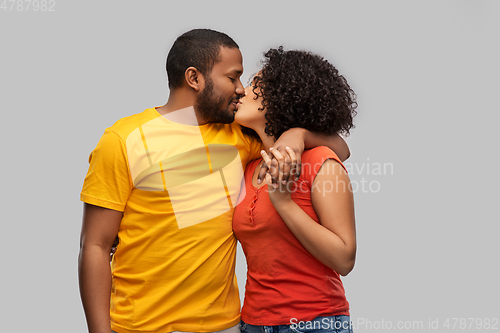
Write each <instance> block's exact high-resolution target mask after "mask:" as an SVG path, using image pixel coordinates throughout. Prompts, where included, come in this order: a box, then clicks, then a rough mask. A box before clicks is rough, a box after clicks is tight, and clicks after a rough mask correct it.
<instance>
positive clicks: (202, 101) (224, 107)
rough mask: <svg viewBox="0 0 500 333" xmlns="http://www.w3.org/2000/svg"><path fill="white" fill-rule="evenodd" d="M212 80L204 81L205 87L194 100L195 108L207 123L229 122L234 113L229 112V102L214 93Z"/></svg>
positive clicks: (232, 119)
mask: <svg viewBox="0 0 500 333" xmlns="http://www.w3.org/2000/svg"><path fill="white" fill-rule="evenodd" d="M213 90H214V87H213V83H212V80H210V79H208V80H207V81H206V85H205V89H203V91H202V92H201V93H200V95H199V96H198V99H197V100H196V105H195V110H196V111H198V113H199V114H200V115H201V116H202V117H203V118H204V119H205V120H206V121H207V122H209V123H221V124H230V123H232V122H233V121H234V113H230V112H229V110H228V109H229V102H228V101H225V100H224V99H222V98H221V97H219V98H218V99H217V97H216V96H215V94H214V91H213Z"/></svg>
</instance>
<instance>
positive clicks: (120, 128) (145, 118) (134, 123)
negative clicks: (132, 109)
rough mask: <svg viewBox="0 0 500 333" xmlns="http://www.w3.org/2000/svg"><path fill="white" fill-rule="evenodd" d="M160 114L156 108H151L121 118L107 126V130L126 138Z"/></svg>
mask: <svg viewBox="0 0 500 333" xmlns="http://www.w3.org/2000/svg"><path fill="white" fill-rule="evenodd" d="M159 116H160V114H159V113H158V112H156V110H155V109H154V108H149V109H146V110H144V111H142V112H140V113H136V114H133V115H131V116H128V117H124V118H121V119H119V120H118V121H117V122H115V123H114V124H113V125H112V126H111V127H109V128H107V130H108V131H111V132H114V133H116V134H117V135H118V136H120V137H121V138H122V139H123V140H125V139H126V138H127V137H128V135H129V134H130V133H132V132H133V131H134V130H136V129H137V128H138V127H140V126H142V125H144V124H145V123H147V122H149V121H151V120H153V119H155V118H157V117H159Z"/></svg>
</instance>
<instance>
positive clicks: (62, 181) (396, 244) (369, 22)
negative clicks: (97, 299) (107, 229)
mask: <svg viewBox="0 0 500 333" xmlns="http://www.w3.org/2000/svg"><path fill="white" fill-rule="evenodd" d="M0 2H2V1H0ZM26 4H27V2H25V6H26ZM9 7H10V3H7V10H6V11H4V10H3V9H2V10H0V28H1V29H0V31H1V37H2V38H1V45H2V46H1V53H0V60H1V61H0V68H1V73H0V94H1V98H0V106H1V111H2V125H3V126H2V130H1V131H0V135H1V140H2V141H1V142H2V145H1V149H2V163H1V171H2V175H3V181H2V185H3V192H4V194H3V195H2V201H1V205H2V218H1V219H2V232H1V233H0V253H1V254H0V255H1V257H2V259H1V263H2V265H1V267H2V268H1V275H0V278H1V284H0V288H1V289H0V294H1V299H2V304H3V309H4V310H3V311H2V312H1V323H0V325H1V327H2V329H1V330H2V331H6V332H7V331H8V332H29V331H38V330H40V331H44V332H45V331H47V332H48V331H51V332H75V333H76V332H85V331H86V324H85V319H84V315H83V310H82V306H81V303H80V299H79V293H78V284H77V255H78V246H79V245H78V244H79V233H80V226H81V213H82V204H81V202H80V201H79V192H80V190H81V186H82V182H83V178H84V176H85V174H86V171H87V167H88V162H87V158H88V155H89V153H90V152H91V150H92V149H93V148H94V147H95V145H96V144H97V141H98V140H99V138H100V136H101V135H102V133H103V131H104V129H105V128H106V127H109V126H111V125H112V124H113V123H114V122H115V121H116V120H118V119H119V118H121V117H124V116H128V115H131V114H134V113H138V112H141V111H143V110H144V109H146V108H149V107H153V106H160V105H163V104H164V103H165V102H166V100H167V97H168V89H167V80H166V75H165V70H164V63H165V58H166V54H167V52H168V50H169V48H170V46H171V44H172V43H173V41H174V40H175V38H176V37H177V36H178V35H180V34H181V33H183V32H185V31H187V30H189V29H192V28H197V27H209V28H212V29H216V30H221V31H224V32H226V33H227V34H229V35H230V36H232V37H233V38H234V39H235V40H236V41H237V43H239V45H240V47H241V50H242V53H243V56H244V66H245V73H244V77H243V79H244V83H247V81H248V78H250V76H251V75H252V74H253V73H255V72H256V71H257V70H258V68H259V60H260V59H261V57H262V53H263V52H264V51H266V50H267V49H268V48H269V47H271V46H273V47H276V46H279V45H284V46H285V48H287V49H292V48H300V49H307V50H311V51H314V52H317V53H320V54H321V55H323V56H325V57H326V58H327V59H329V60H330V61H331V62H332V63H334V64H335V65H336V66H337V67H338V68H339V70H340V72H341V73H342V74H343V75H344V76H345V77H346V78H347V80H348V81H349V83H350V84H351V87H352V88H353V89H354V90H355V91H356V92H357V94H358V102H359V108H358V112H359V114H358V116H357V117H356V119H355V120H356V128H355V129H354V130H353V131H352V135H351V136H350V137H349V138H347V142H348V143H349V146H350V148H351V152H352V156H351V158H350V159H349V160H348V162H349V165H350V167H351V171H352V172H351V179H352V181H353V183H354V182H356V183H357V184H358V185H359V188H358V190H357V191H356V193H355V201H356V222H357V232H358V244H359V247H358V255H357V262H356V267H355V269H354V270H353V272H352V273H351V274H350V275H348V276H347V277H346V278H344V279H343V281H344V284H345V288H346V292H347V297H348V299H349V301H350V303H351V315H352V319H353V321H354V322H355V325H356V324H357V327H356V326H355V327H356V328H357V329H356V332H365V331H366V332H368V331H387V330H388V329H385V330H384V329H383V328H384V327H385V328H389V327H388V325H389V324H388V323H390V325H391V327H392V328H393V330H394V331H422V332H424V331H437V330H436V329H434V330H433V329H430V328H428V325H429V320H430V321H431V322H436V320H438V324H439V329H438V330H439V331H450V332H452V331H456V332H459V331H478V332H480V331H488V330H476V329H475V326H472V328H471V329H469V326H467V328H468V329H465V330H464V329H459V325H458V324H455V329H454V330H453V329H448V330H447V329H446V327H444V326H443V325H444V324H445V323H446V319H447V318H450V319H451V318H479V319H480V320H481V322H483V323H484V319H485V318H490V319H491V318H497V320H498V318H499V317H500V315H499V313H500V312H499V310H500V306H499V302H498V299H499V298H500V293H499V287H498V281H500V276H499V266H498V254H499V245H498V244H499V242H498V231H499V227H498V222H499V219H498V215H497V211H498V209H497V207H498V202H497V201H498V200H497V199H498V192H497V190H498V188H499V187H498V186H499V177H498V173H497V167H498V162H499V159H498V143H499V142H500V141H499V137H498V131H495V129H496V125H497V124H496V121H497V120H498V111H499V107H498V91H499V88H500V85H499V74H500V66H499V63H498V59H500V52H499V47H498V40H499V36H498V35H499V31H500V20H499V19H498V17H499V15H500V2H497V1H418V2H417V1H350V2H347V1H345V2H340V1H314V0H309V1H307V2H298V1H297V2H295V1H286V2H285V1H265V2H259V1H248V2H242V3H240V2H231V1H220V2H216V1H211V2H192V1H190V2H186V3H181V2H167V1H147V2H146V1H71V2H70V1H61V0H56V2H55V6H54V9H55V11H54V12H47V11H46V12H41V11H40V10H39V11H38V12H35V11H33V10H27V11H26V8H25V9H24V11H18V10H17V9H16V8H15V7H14V8H13V9H12V10H10V8H9ZM377 164H379V165H384V164H386V165H388V166H389V165H390V166H391V167H390V168H389V169H386V170H385V174H378V172H377V171H376V167H377ZM368 168H370V169H368ZM381 173H384V170H382V171H381ZM362 184H364V186H365V188H364V190H363V188H362V187H361V185H362ZM370 184H371V188H369V185H370ZM238 277H239V283H240V288H241V292H243V286H244V279H245V261H244V257H243V256H242V254H241V252H240V253H239V256H238ZM363 321H364V322H365V323H364V324H363ZM400 321H402V322H403V324H405V323H406V322H407V321H408V322H410V324H406V325H408V326H407V328H406V329H399V330H397V329H396V326H397V325H398V322H400ZM368 322H371V326H369V323H368ZM413 322H416V323H415V324H412V323H413ZM419 322H422V323H423V327H420V326H419V325H420V324H419ZM384 323H385V324H384ZM449 324H450V328H452V326H451V325H453V321H450V322H449ZM384 325H385V326H384ZM467 325H469V322H467ZM499 326H500V324H497V327H499ZM410 327H413V329H410ZM436 328H437V327H436ZM497 330H498V329H497Z"/></svg>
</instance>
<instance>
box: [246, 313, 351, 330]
mask: <svg viewBox="0 0 500 333" xmlns="http://www.w3.org/2000/svg"><path fill="white" fill-rule="evenodd" d="M240 330H241V333H352V324H351V318H350V317H349V316H327V317H316V318H314V319H313V320H309V321H299V320H295V318H292V319H291V320H290V325H278V326H255V325H250V324H247V323H245V322H244V321H243V320H242V321H241V323H240Z"/></svg>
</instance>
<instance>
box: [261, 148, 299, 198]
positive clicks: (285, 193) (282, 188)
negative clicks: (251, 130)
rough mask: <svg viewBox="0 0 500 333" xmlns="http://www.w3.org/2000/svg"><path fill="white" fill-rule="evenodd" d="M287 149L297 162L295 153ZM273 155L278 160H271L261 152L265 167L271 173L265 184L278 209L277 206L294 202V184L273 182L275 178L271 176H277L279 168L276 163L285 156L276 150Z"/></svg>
mask: <svg viewBox="0 0 500 333" xmlns="http://www.w3.org/2000/svg"><path fill="white" fill-rule="evenodd" d="M285 149H286V151H287V153H288V155H289V156H290V158H292V159H293V160H295V152H294V151H293V150H292V149H291V148H289V147H286V148H285ZM271 153H272V154H273V156H274V157H276V159H272V160H271V158H270V157H269V155H268V154H267V153H266V152H265V151H264V150H263V151H262V152H261V156H262V158H263V160H264V163H263V165H266V166H269V173H266V176H265V182H266V184H267V191H268V193H269V198H270V199H271V203H272V204H273V205H274V206H275V207H276V206H277V205H283V204H288V203H291V202H293V201H292V195H291V194H292V192H291V190H292V186H293V182H277V183H276V182H273V177H272V176H271V174H273V173H274V174H276V172H277V169H278V168H279V166H278V163H277V162H276V161H279V160H280V159H282V157H283V156H282V155H281V153H280V152H279V151H278V150H276V149H272V150H271ZM278 173H280V174H281V172H280V171H278Z"/></svg>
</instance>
